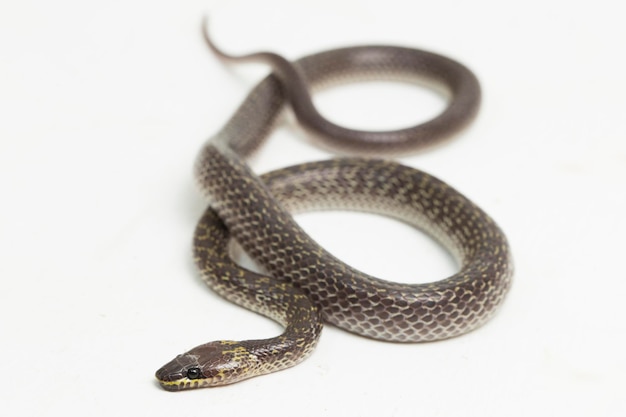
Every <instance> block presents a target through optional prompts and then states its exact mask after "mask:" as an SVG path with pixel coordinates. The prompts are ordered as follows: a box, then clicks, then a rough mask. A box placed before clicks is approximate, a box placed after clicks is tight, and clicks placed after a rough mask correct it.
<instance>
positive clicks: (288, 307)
mask: <svg viewBox="0 0 626 417" xmlns="http://www.w3.org/2000/svg"><path fill="white" fill-rule="evenodd" d="M205 35H206V30H205ZM206 40H207V42H208V44H209V46H210V47H211V48H212V49H213V50H214V51H215V52H216V53H217V54H218V55H220V56H221V57H223V58H225V59H231V60H263V61H265V62H268V63H270V64H271V65H272V67H273V70H274V71H273V74H272V75H270V76H268V77H267V78H266V79H265V80H263V81H262V82H261V83H260V84H259V85H257V87H256V88H255V89H254V90H253V91H252V92H251V93H250V95H249V96H248V98H247V99H246V100H245V101H244V103H243V104H242V105H241V107H240V108H239V109H238V110H237V112H236V113H235V114H234V116H233V117H232V118H231V120H230V121H229V122H228V123H227V124H226V126H225V127H224V128H223V129H222V130H221V131H220V132H219V133H218V134H217V135H215V136H214V137H213V138H212V139H211V140H210V141H209V142H208V143H207V144H206V145H205V146H204V148H203V149H202V151H201V153H200V155H199V157H198V160H197V162H196V167H195V170H196V175H197V178H198V181H199V183H200V186H201V187H202V188H203V190H205V191H206V193H207V194H208V196H209V198H210V207H209V209H207V211H206V212H205V214H204V215H203V217H202V219H201V220H200V222H199V224H198V226H197V229H196V233H195V236H194V253H195V260H196V263H197V265H198V267H199V269H200V271H201V273H202V277H203V279H204V280H205V281H206V282H207V284H208V285H209V286H210V287H211V288H212V289H213V290H215V291H216V292H217V293H219V294H220V295H222V296H223V297H225V298H226V299H228V300H230V301H233V302H235V303H237V304H240V305H242V306H244V307H247V308H249V309H251V310H253V311H256V312H259V313H261V314H263V315H266V316H268V317H271V318H273V319H274V320H276V321H278V322H279V323H281V324H282V325H284V326H285V332H284V333H283V334H282V335H280V336H278V337H275V338H271V339H266V340H249V341H242V342H239V341H218V342H210V343H207V344H204V345H200V346H198V347H196V348H194V349H192V350H190V351H189V352H187V353H185V354H182V355H179V356H177V357H176V358H175V359H174V360H172V361H171V362H169V363H168V364H166V365H165V366H163V367H162V368H161V369H159V370H158V371H157V373H156V377H157V379H158V381H159V382H160V384H161V385H162V386H163V388H165V389H167V390H172V391H175V390H181V389H187V388H197V387H204V386H216V385H224V384H229V383H232V382H236V381H240V380H242V379H246V378H250V377H253V376H256V375H262V374H265V373H268V372H273V371H277V370H280V369H283V368H286V367H290V366H293V365H295V364H297V363H298V362H300V361H302V360H303V359H304V358H306V357H307V356H308V355H309V354H310V353H311V352H312V350H313V348H314V347H315V345H316V343H317V340H318V338H319V335H320V331H321V328H322V323H323V322H328V323H331V324H333V325H335V326H338V327H341V328H344V329H346V330H349V331H351V332H354V333H358V334H360V335H364V336H368V337H371V338H375V339H381V340H388V341H396V342H421V341H431V340H438V339H444V338H448V337H452V336H457V335H460V334H463V333H465V332H468V331H470V330H472V329H474V328H476V327H478V326H480V325H481V324H482V323H484V322H485V321H487V320H488V319H489V318H490V317H491V316H492V315H493V313H494V312H495V310H496V308H497V307H498V306H499V305H500V303H501V302H502V300H503V298H504V295H505V294H506V292H507V290H508V288H509V284H510V278H511V275H512V263H511V258H510V252H509V247H508V244H507V241H506V238H505V236H504V234H503V233H502V231H501V230H500V229H499V228H498V226H497V225H496V224H495V223H494V222H493V220H491V218H490V217H489V216H488V215H487V214H485V213H484V212H483V211H482V210H481V209H480V208H478V207H477V206H476V205H474V204H473V203H472V202H471V201H469V200H468V199H467V198H465V197H464V196H462V195H461V194H459V193H458V192H457V191H455V190H454V189H452V188H451V187H450V186H448V185H446V184H445V183H443V182H442V181H440V180H438V179H436V178H434V177H433V176H431V175H429V174H426V173H424V172H422V171H419V170H416V169H413V168H409V167H405V166H402V165H400V164H398V163H395V162H392V161H388V160H382V159H376V158H371V157H369V158H339V159H334V160H329V161H322V162H315V163H308V164H303V165H298V166H294V167H290V168H286V169H282V170H279V171H274V172H271V173H269V174H266V175H263V176H261V177H258V176H256V175H255V174H254V173H253V172H252V171H251V170H250V168H249V167H248V166H247V165H246V163H245V161H244V158H245V157H246V156H248V155H249V154H250V153H251V152H252V151H254V150H255V149H256V148H257V147H258V146H259V145H260V144H261V143H262V141H263V139H264V138H265V137H266V136H267V134H268V133H269V132H270V131H271V128H272V126H273V124H274V122H275V120H276V119H277V117H278V115H279V113H280V112H281V109H282V108H283V107H284V104H285V102H288V103H289V104H290V105H291V107H292V108H293V110H294V114H295V115H296V117H297V119H298V121H299V123H301V124H302V125H303V126H304V127H306V128H307V130H310V131H312V132H313V133H314V134H315V135H316V136H317V137H318V138H319V139H321V140H322V141H324V143H325V144H326V145H327V146H330V147H334V148H336V149H338V150H340V151H342V152H350V153H357V154H365V155H369V156H371V155H372V154H376V155H382V154H390V153H398V152H403V151H410V150H415V149H417V148H419V147H422V146H425V145H428V144H430V143H432V142H435V141H438V140H440V139H441V138H442V137H443V136H446V135H448V134H450V133H452V132H454V131H456V130H457V129H459V128H461V127H463V126H464V125H465V124H466V123H467V122H468V121H469V120H471V119H472V118H473V116H474V115H475V113H476V110H477V108H478V105H479V101H480V89H479V85H478V81H477V80H476V78H475V77H474V76H473V74H472V73H471V72H470V71H469V70H468V69H467V68H465V67H464V66H462V65H461V64H459V63H457V62H455V61H452V60H450V59H448V58H445V57H442V56H440V55H436V54H432V53H428V52H424V51H420V50H415V49H408V48H399V47H391V46H366V47H355V48H344V49H338V50H333V51H328V52H323V53H319V54H315V55H311V56H308V57H305V58H302V59H300V60H298V61H296V62H294V63H293V64H292V63H289V62H288V61H286V60H285V59H283V58H282V57H280V56H278V55H275V54H270V53H259V54H252V55H247V56H245V57H232V56H229V55H226V54H224V53H223V52H221V51H219V50H218V49H217V48H216V47H215V46H214V45H213V44H212V43H211V41H210V39H209V38H208V36H207V37H206ZM354 76H357V77H361V78H362V77H372V76H377V77H380V76H383V77H389V76H391V77H393V78H397V77H401V78H411V77H412V78H414V79H415V78H417V79H420V80H424V79H426V80H429V81H434V82H437V83H439V84H442V85H444V86H446V87H447V88H448V89H449V91H450V94H451V97H452V98H451V100H450V103H449V104H448V107H447V108H446V110H445V111H444V112H443V113H442V114H440V115H439V116H438V117H436V118H435V119H433V120H431V121H429V122H426V123H424V124H421V125H418V126H415V127H412V128H408V129H403V130H397V131H390V132H366V131H356V130H351V129H345V128H343V127H340V126H337V125H335V124H333V123H331V122H329V121H327V120H326V119H324V118H323V117H322V116H320V115H319V113H318V112H317V111H316V110H315V107H314V106H313V104H312V102H311V98H310V95H309V93H308V86H319V85H321V84H324V83H326V82H329V81H332V80H335V79H341V78H350V77H354ZM311 208H315V209H327V208H329V209H351V210H363V211H369V212H374V213H380V214H384V215H387V216H391V217H394V218H397V219H400V220H402V221H404V222H406V223H408V224H410V225H414V226H416V227H419V228H420V229H422V230H424V231H426V232H427V233H429V234H430V235H432V236H433V237H434V238H436V239H437V240H439V241H440V242H441V243H442V244H443V245H445V246H446V247H447V248H448V249H449V250H450V251H451V252H452V253H453V254H455V255H456V256H457V258H458V260H459V262H460V265H461V267H460V270H459V272H458V273H456V274H454V275H453V276H451V277H449V278H446V279H444V280H441V281H437V282H433V283H428V284H399V283H392V282H388V281H383V280H380V279H378V278H374V277H371V276H368V275H366V274H364V273H362V272H360V271H357V270H355V269H353V268H351V267H350V266H348V265H346V264H344V263H342V262H341V261H339V260H338V259H337V258H335V257H334V256H332V255H331V254H329V253H328V252H326V251H325V250H324V249H323V248H321V247H320V246H319V245H317V244H316V243H315V242H314V241H313V240H312V239H311V238H310V237H309V236H308V235H307V234H306V233H305V232H304V231H303V230H302V229H301V228H300V227H299V226H298V224H297V223H296V222H295V221H294V220H293V218H292V216H291V214H290V213H293V212H297V211H301V210H309V209H311ZM231 238H233V239H235V240H236V241H237V242H238V243H239V244H240V245H241V246H242V247H243V249H244V250H245V251H246V252H247V253H248V254H249V255H250V256H251V257H252V258H253V259H255V260H256V261H257V262H258V263H259V264H260V265H262V266H263V267H264V269H265V270H266V271H267V273H268V274H267V275H261V274H257V273H254V272H251V271H248V270H246V269H243V268H242V267H240V266H239V265H237V264H236V263H235V262H234V261H233V260H232V259H231V256H230V254H229V241H230V239H231Z"/></svg>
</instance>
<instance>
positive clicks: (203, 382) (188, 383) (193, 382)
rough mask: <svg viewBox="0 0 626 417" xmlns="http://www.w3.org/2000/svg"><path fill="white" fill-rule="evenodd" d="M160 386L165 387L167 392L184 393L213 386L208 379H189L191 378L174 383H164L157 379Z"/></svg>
mask: <svg viewBox="0 0 626 417" xmlns="http://www.w3.org/2000/svg"><path fill="white" fill-rule="evenodd" d="M157 381H158V382H159V385H161V387H163V389H164V390H166V391H182V390H186V389H192V388H203V387H208V386H209V385H211V383H210V381H209V380H208V378H206V379H189V378H181V379H177V380H174V381H164V380H161V379H159V378H157Z"/></svg>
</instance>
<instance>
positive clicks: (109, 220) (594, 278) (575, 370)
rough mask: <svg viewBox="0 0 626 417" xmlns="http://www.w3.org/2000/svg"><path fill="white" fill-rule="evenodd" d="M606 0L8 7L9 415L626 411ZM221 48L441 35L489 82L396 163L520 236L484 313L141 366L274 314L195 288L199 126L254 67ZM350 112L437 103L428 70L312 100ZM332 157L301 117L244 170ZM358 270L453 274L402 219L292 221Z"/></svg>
mask: <svg viewBox="0 0 626 417" xmlns="http://www.w3.org/2000/svg"><path fill="white" fill-rule="evenodd" d="M617 4H618V3H617V2H613V1H611V0H598V1H595V2H591V3H589V2H576V1H574V2H572V1H569V2H568V1H560V0H559V1H557V0H548V1H543V0H542V1H539V0H530V1H527V2H524V3H523V4H516V5H511V4H507V3H505V2H496V1H491V0H476V1H472V2H467V1H460V0H457V1H455V0H450V1H438V2H402V1H400V0H389V1H385V2H382V1H373V0H372V1H365V2H363V1H339V0H335V1H325V0H315V1H313V0H307V1H301V2H293V1H292V2H288V1H286V0H283V1H279V0H268V1H264V2H254V1H244V0H240V1H229V2H227V1H210V0H207V1H186V0H183V1H180V2H176V3H174V2H164V1H151V2H149V1H144V0H135V1H124V2H121V1H110V2H106V3H102V4H101V5H97V6H96V5H92V4H89V3H87V2H79V1H72V0H60V1H55V2H44V1H21V2H4V3H3V4H2V5H0V190H2V203H1V204H0V254H1V255H0V256H1V261H0V279H1V281H0V282H1V288H2V289H1V291H0V335H1V337H2V343H0V356H1V357H2V358H3V365H2V367H1V368H2V371H3V374H4V375H3V377H2V378H0V409H1V410H2V415H5V416H48V415H69V416H73V415H85V414H87V415H90V416H105V415H106V416H110V415H118V416H125V415H136V416H140V415H150V416H155V417H157V416H191V415H222V416H250V415H260V416H262V415H269V414H270V413H272V414H274V415H277V416H280V415H300V416H415V415H421V416H460V415H463V416H481V417H485V416H502V415H506V416H526V415H568V416H588V415H595V416H623V415H625V414H626V402H625V401H624V391H625V388H626V383H624V378H623V376H624V374H625V373H626V359H625V355H624V354H623V352H624V348H625V343H624V341H625V335H626V321H625V320H624V310H623V298H624V293H625V292H626V281H625V280H624V263H623V262H622V259H621V258H622V257H623V249H624V236H626V221H625V220H624V216H625V213H626V140H625V138H626V124H625V123H624V120H623V118H624V116H623V113H624V109H625V108H626V77H624V74H626V55H625V54H624V46H625V45H626V26H624V25H623V22H622V16H623V13H624V11H623V10H620V6H618V5H617ZM207 13H210V14H211V23H212V25H211V32H212V34H213V36H214V38H215V40H216V42H218V43H219V44H220V45H221V46H222V47H223V48H224V49H226V50H229V51H232V52H235V53H236V52H246V51H255V50H261V49H271V50H274V51H276V52H280V53H282V54H284V55H285V56H287V57H289V58H293V59H295V58H299V57H301V56H303V55H306V54H309V53H313V52H317V51H321V50H325V49H330V48H335V47H340V46H349V45H357V44H371V43H378V44H394V45H403V46H412V47H416V48H422V49H427V50H431V51H434V52H439V53H442V54H444V55H448V56H450V57H452V58H454V59H457V60H459V61H460V62H462V63H463V64H465V65H467V66H468V67H469V68H471V69H472V70H473V71H474V72H475V73H476V74H477V76H478V77H479V79H480V80H481V84H482V87H483V105H482V108H481V110H480V112H479V116H478V118H477V120H476V121H475V122H474V123H473V124H472V125H471V126H470V127H469V128H468V129H466V130H464V131H463V132H461V133H460V134H459V135H457V136H456V137H455V138H454V139H453V140H451V141H449V142H447V143H446V144H445V145H444V146H441V147H437V148H435V149H431V150H429V151H427V152H423V153H419V154H417V155H414V156H411V157H406V158H401V162H403V163H405V164H407V165H411V166H414V167H417V168H420V169H423V170H425V171H427V172H429V173H431V174H433V175H435V176H437V177H439V178H441V179H443V180H444V181H446V182H448V183H449V184H451V185H452V186H454V187H455V188H457V189H458V190H459V191H461V192H462V193H463V194H465V195H467V196H468V197H469V198H471V199H472V200H473V201H475V202H476V203H477V204H478V205H479V206H481V207H482V208H483V209H484V210H485V211H486V212H487V213H489V214H490V215H491V216H493V217H494V218H495V219H496V220H497V222H498V223H499V225H500V226H501V227H502V228H503V229H504V231H505V233H506V234H507V236H508V237H509V239H510V243H511V247H512V251H513V255H514V259H515V266H516V273H515V276H514V283H513V287H512V290H511V292H510V294H509V296H508V298H507V299H506V301H505V303H504V305H503V307H502V309H501V310H500V311H499V313H498V314H497V315H496V317H495V318H494V319H493V320H492V321H491V322H489V323H488V324H487V325H486V326H484V327H482V328H480V329H478V330H477V331H474V332H472V333H470V334H468V335H465V336H462V337H458V338H455V339H451V340H446V341H442V342H437V343H428V344H412V345H411V344H409V345H402V344H391V343H383V342H376V341H372V340H368V339H365V338H362V337H358V336H355V335H352V334H349V333H347V332H344V331H342V330H340V329H336V328H332V327H330V326H327V327H326V328H325V330H324V332H323V334H322V338H321V341H320V344H319V346H318V348H317V350H316V352H315V353H314V354H313V355H312V356H311V357H310V358H309V359H308V360H306V361H305V362H303V363H302V364H301V365H299V366H297V367H295V368H292V369H290V370H287V371H283V372H280V373H276V374H272V375H268V376H264V377H260V378H254V379H251V380H249V381H246V382H242V383H239V384H236V385H232V386H229V387H225V388H219V389H203V390H195V391H189V392H181V393H169V392H165V391H163V390H162V389H161V388H159V387H158V385H157V384H156V382H155V380H154V377H153V375H154V372H155V371H156V369H157V368H158V367H160V366H161V365H163V364H164V363H165V362H167V361H169V360H170V359H171V358H172V357H173V356H174V355H176V354H177V353H182V352H183V351H185V350H187V349H189V348H191V347H194V346H196V345H198V344H201V343H204V342H208V341H210V340H215V339H248V338H259V337H270V336H272V335H276V334H277V333H278V332H279V331H280V328H279V327H278V326H277V325H276V324H274V323H272V322H270V321H269V320H266V319H264V318H262V317H259V316H257V315H255V314H253V313H250V312H248V311H246V310H243V309H241V308H239V307H237V306H234V305H231V304H230V303H228V302H226V301H223V300H222V299H220V298H219V297H218V296H217V295H215V294H213V293H212V292H211V291H210V290H209V289H208V288H206V287H205V285H204V284H203V283H202V282H201V280H200V278H199V274H198V272H197V271H196V269H195V267H194V265H193V262H192V257H191V236H192V233H193V230H194V227H195V222H196V221H197V219H198V218H199V216H200V215H201V213H202V211H203V210H204V208H205V204H206V202H205V200H204V199H203V197H202V196H201V193H200V191H199V190H198V189H197V188H196V186H195V183H194V180H193V178H192V175H191V169H192V164H193V162H194V158H195V155H196V152H197V151H198V149H199V148H200V146H201V144H202V143H203V142H204V141H205V140H206V139H207V138H208V137H209V136H210V135H211V134H212V133H214V132H216V131H217V130H218V129H219V128H220V127H221V125H222V124H223V123H225V122H226V120H227V119H228V117H229V116H230V114H231V113H232V112H233V111H234V109H235V108H236V107H237V106H238V104H239V103H240V102H241V100H242V99H243V98H244V97H245V95H246V94H247V92H248V91H249V90H250V89H251V88H252V87H253V85H254V84H255V83H256V82H257V80H259V79H260V78H261V77H262V76H263V75H264V74H265V73H267V71H268V69H267V68H265V67H263V66H262V65H250V66H245V67H244V66H241V67H236V68H235V67H233V68H228V67H226V66H224V65H223V63H221V62H220V61H219V60H218V59H216V58H215V57H213V56H211V54H210V52H209V51H208V49H207V48H206V47H205V45H204V43H203V41H202V38H201V34H200V24H201V19H202V16H203V15H205V14H207ZM316 100H317V102H318V105H319V106H320V108H321V110H322V112H323V113H324V114H326V115H327V116H328V117H329V118H332V119H333V120H335V121H336V122H340V123H343V124H346V125H350V126H353V127H360V128H393V127H399V126H402V125H406V124H410V123H415V122H416V121H419V120H426V119H428V118H429V117H431V116H432V115H433V114H435V113H436V112H437V111H438V110H440V109H441V108H442V107H443V106H444V105H445V103H444V101H443V100H442V99H441V98H439V96H437V95H436V94H433V93H431V92H429V91H427V90H422V89H419V88H413V87H410V86H407V85H402V84H394V83H368V84H366V85H354V86H349V87H343V88H337V89H334V90H329V91H328V92H324V93H322V94H320V95H318V96H317V98H316ZM330 156H331V155H330V154H329V153H327V152H325V151H323V150H320V149H318V148H316V147H315V146H313V145H312V144H310V143H309V142H308V141H307V140H306V138H304V136H303V134H302V132H300V131H299V130H298V129H297V127H294V126H293V122H292V121H291V119H289V118H287V119H286V121H285V123H283V124H282V125H281V127H280V128H279V129H278V130H277V132H276V133H275V134H274V135H273V136H272V137H271V139H270V140H269V142H268V143H267V144H266V145H265V146H264V147H263V149H262V150H261V151H260V152H259V154H258V155H257V156H256V157H255V158H254V160H253V161H252V166H253V168H254V169H255V170H256V171H257V172H265V171H267V170H270V169H274V168H278V167H283V166H288V165H292V164H296V163H300V162H304V161H313V160H318V159H324V158H328V157H330ZM298 220H299V221H301V223H302V224H303V226H304V227H305V228H306V229H307V230H309V231H310V232H311V234H312V235H313V236H314V237H315V238H316V239H318V240H319V241H320V243H322V245H323V246H325V247H327V248H328V249H329V250H330V251H331V252H334V253H335V254H337V255H338V256H339V257H340V258H342V259H344V260H345V261H347V262H349V263H351V264H353V265H354V266H357V267H359V268H361V269H363V270H365V271H366V272H370V273H373V274H376V275H380V276H382V277H386V278H389V279H393V280H401V281H405V282H415V281H428V280H432V279H439V278H443V277H444V276H446V275H447V274H450V273H452V272H453V271H454V268H455V266H454V264H453V262H452V261H451V260H450V259H449V257H448V256H447V255H446V254H445V253H444V252H443V251H442V250H441V249H440V248H439V247H438V246H436V245H435V244H434V243H432V242H431V241H430V240H429V239H428V238H426V237H424V236H422V235H421V234H420V233H419V232H416V231H415V230H411V229H409V228H408V227H406V226H404V225H400V224H397V223H396V222H393V221H390V220H387V219H382V218H378V217H375V216H364V215H358V214H355V213H325V214H319V213H318V214H315V213H313V214H306V215H302V216H299V217H298Z"/></svg>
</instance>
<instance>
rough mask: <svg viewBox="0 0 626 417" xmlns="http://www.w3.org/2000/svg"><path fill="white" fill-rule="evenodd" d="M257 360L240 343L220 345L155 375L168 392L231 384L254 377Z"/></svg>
mask: <svg viewBox="0 0 626 417" xmlns="http://www.w3.org/2000/svg"><path fill="white" fill-rule="evenodd" d="M256 362H257V357H256V356H255V355H253V354H252V353H250V352H249V350H248V348H246V347H245V346H244V345H243V344H242V343H240V342H232V341H218V342H210V343H206V344H204V345H200V346H197V347H195V348H193V349H191V350H190V351H189V352H186V353H183V354H182V355H178V356H177V357H175V358H174V359H173V360H171V361H170V362H168V363H167V364H165V365H164V366H163V367H161V368H160V369H159V370H158V371H157V372H156V375H155V376H156V378H157V380H158V381H159V383H160V384H161V386H162V387H163V388H164V389H166V390H167V391H181V390H185V389H192V388H203V387H213V386H218V385H226V384H231V383H233V382H237V381H241V380H242V379H245V378H249V377H251V376H254V375H255V374H254V372H251V371H252V370H253V369H254V364H255V363H256Z"/></svg>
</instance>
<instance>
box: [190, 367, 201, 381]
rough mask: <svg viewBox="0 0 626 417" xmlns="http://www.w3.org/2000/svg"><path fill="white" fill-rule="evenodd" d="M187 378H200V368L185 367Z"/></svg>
mask: <svg viewBox="0 0 626 417" xmlns="http://www.w3.org/2000/svg"><path fill="white" fill-rule="evenodd" d="M187 378H189V379H198V378H202V371H201V370H200V368H189V369H187Z"/></svg>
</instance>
